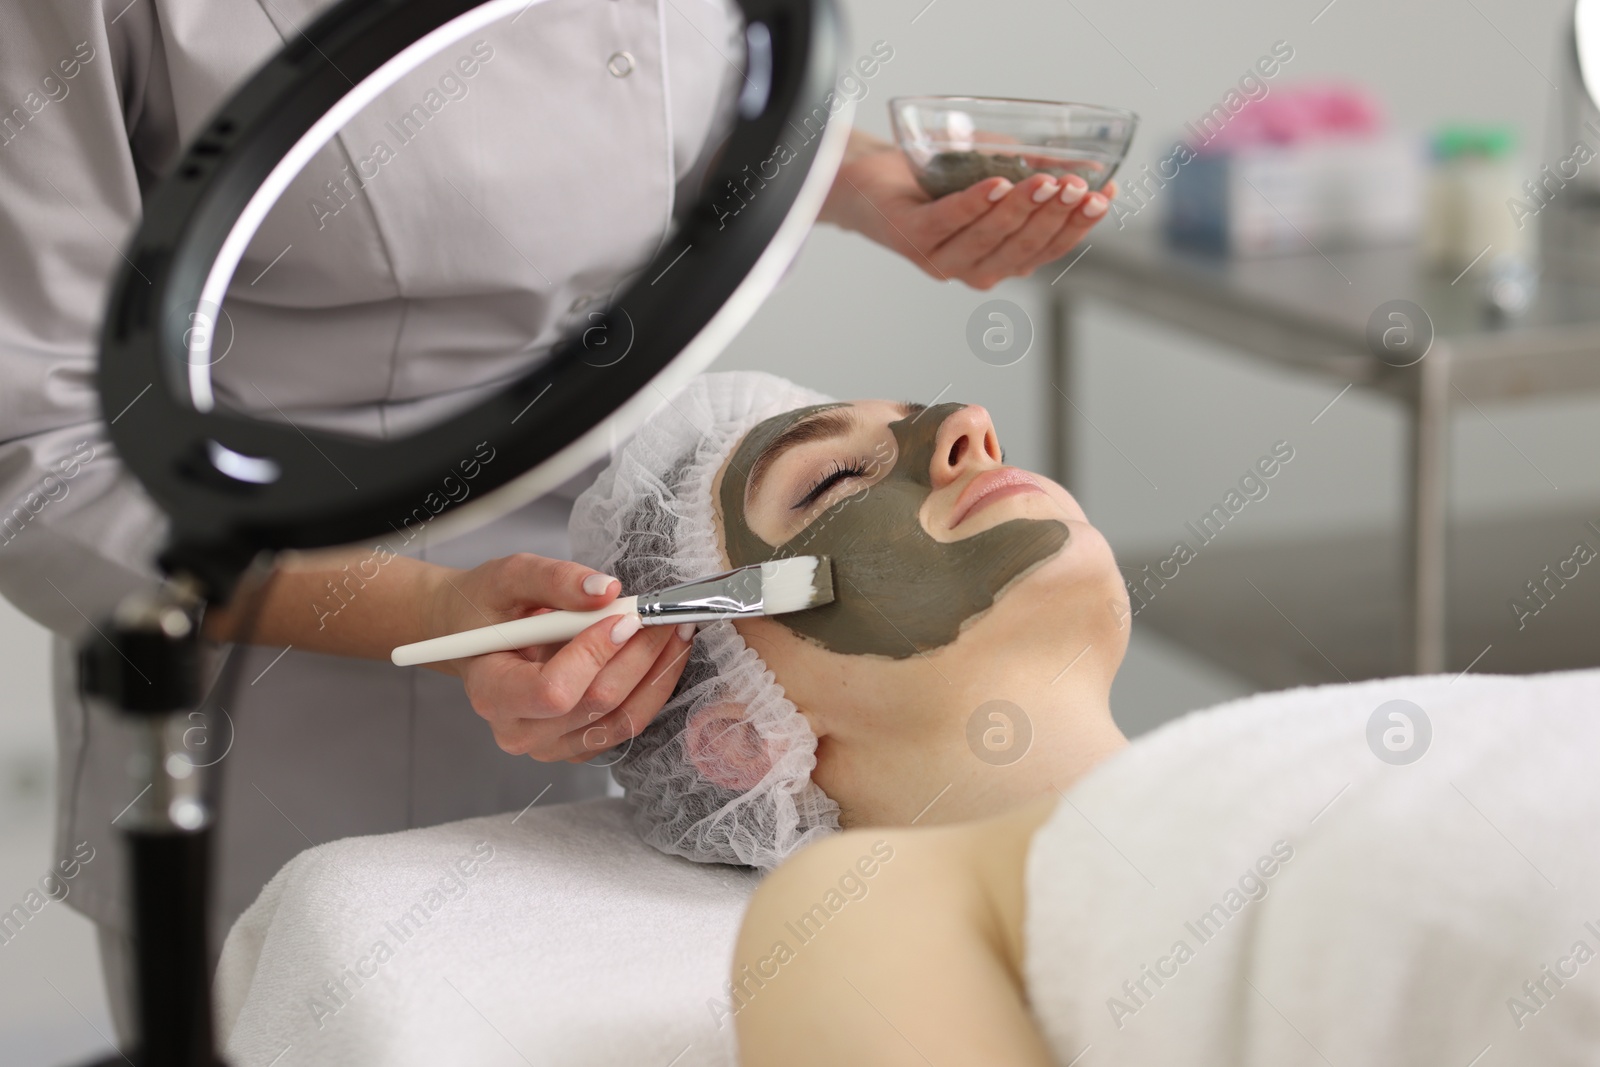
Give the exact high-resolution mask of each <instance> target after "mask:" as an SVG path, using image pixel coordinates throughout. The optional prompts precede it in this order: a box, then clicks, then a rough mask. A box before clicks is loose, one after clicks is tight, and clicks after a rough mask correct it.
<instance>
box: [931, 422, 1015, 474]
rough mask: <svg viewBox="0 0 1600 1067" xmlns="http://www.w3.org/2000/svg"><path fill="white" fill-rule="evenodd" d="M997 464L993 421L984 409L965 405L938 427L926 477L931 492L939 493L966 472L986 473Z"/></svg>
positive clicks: (998, 444) (997, 453)
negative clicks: (982, 471) (929, 483)
mask: <svg viewBox="0 0 1600 1067" xmlns="http://www.w3.org/2000/svg"><path fill="white" fill-rule="evenodd" d="M999 463H1000V438H999V437H998V436H996V434H995V432H994V420H992V419H990V418H989V412H988V411H986V410H985V409H984V408H982V407H980V406H978V405H977V404H968V405H966V406H965V407H963V408H961V409H960V410H959V411H954V412H952V413H951V414H950V415H949V416H948V417H947V418H946V419H945V420H944V422H943V423H941V424H940V425H939V432H938V434H937V436H936V437H935V438H934V447H933V459H932V460H931V461H930V464H929V469H928V477H929V479H930V480H931V481H932V483H933V487H934V488H935V489H943V488H944V487H945V486H947V485H949V484H950V483H951V482H953V481H955V480H956V479H957V478H960V477H961V476H962V475H963V474H965V473H967V472H968V471H972V470H987V469H989V468H992V467H995V466H998V465H999Z"/></svg>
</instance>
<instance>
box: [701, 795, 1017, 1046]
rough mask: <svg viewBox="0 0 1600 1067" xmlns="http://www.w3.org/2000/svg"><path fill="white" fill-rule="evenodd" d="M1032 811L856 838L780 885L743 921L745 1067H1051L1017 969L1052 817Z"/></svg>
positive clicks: (761, 896)
mask: <svg viewBox="0 0 1600 1067" xmlns="http://www.w3.org/2000/svg"><path fill="white" fill-rule="evenodd" d="M1035 807H1037V806H1032V805H1031V806H1030V807H1029V808H1026V809H1019V810H1018V811H1016V812H1011V813H1008V814H1007V815H1004V816H1001V817H999V818H996V819H987V820H983V821H980V822H971V823H961V824H956V825H951V826H934V827H925V828H918V827H897V828H881V829H867V830H852V831H848V832H846V833H843V834H839V835H837V836H835V837H831V838H828V839H826V840H824V841H821V842H818V843H817V844H815V845H812V846H811V847H809V848H807V849H805V850H804V851H803V852H801V853H799V854H798V855H796V856H795V857H793V858H792V859H791V860H790V861H789V862H787V863H785V864H784V865H783V866H782V867H780V868H779V869H778V870H776V871H774V872H773V873H772V874H771V875H770V876H769V877H768V878H767V879H766V880H765V881H764V882H763V883H762V885H761V887H760V888H759V889H758V890H757V892H756V894H755V896H754V897H753V898H752V900H751V904H750V907H749V910H748V911H747V913H746V915H745V920H744V924H743V927H742V929H741V931H740V935H739V941H738V947H737V950H736V958H735V961H734V968H733V973H732V976H731V981H730V985H729V988H728V990H727V992H728V1003H727V1014H728V1016H729V1017H730V1018H731V1019H732V1020H733V1022H734V1024H735V1025H736V1027H737V1030H738V1034H739V1041H740V1046H741V1057H742V1059H741V1062H743V1063H745V1064H746V1065H747V1067H764V1065H774V1067H776V1065H785V1067H787V1065H800V1064H813V1063H815V1064H822V1063H840V1062H871V1063H875V1064H878V1063H881V1064H884V1065H886V1067H890V1065H895V1064H899V1063H902V1062H903V1063H906V1064H921V1063H924V1062H925V1059H924V1050H923V1048H922V1046H928V1047H931V1048H938V1049H940V1050H941V1051H943V1052H946V1053H949V1052H953V1051H956V1050H960V1049H967V1050H970V1051H971V1052H972V1054H973V1055H974V1056H977V1057H978V1058H979V1059H980V1060H981V1061H982V1062H986V1063H995V1064H1017V1065H1022V1064H1028V1065H1033V1064H1044V1063H1047V1062H1048V1057H1047V1055H1046V1054H1045V1052H1044V1047H1043V1044H1042V1041H1041V1040H1040V1039H1039V1037H1038V1034H1037V1032H1036V1031H1035V1030H1034V1028H1033V1027H1032V1024H1031V1020H1029V1018H1028V1016H1027V1013H1026V1009H1025V1007H1024V998H1023V996H1022V990H1021V988H1020V979H1019V977H1018V971H1017V966H1016V961H1017V960H1018V959H1019V958H1020V927H1021V923H1020V916H1021V912H1022V892H1021V875H1022V868H1023V865H1024V863H1025V860H1026V853H1027V846H1028V842H1029V840H1031V835H1032V831H1033V829H1035V828H1036V827H1037V826H1038V824H1039V822H1041V821H1042V819H1043V818H1044V817H1045V816H1047V815H1048V811H1049V809H1048V807H1043V808H1041V809H1040V810H1037V811H1036V810H1034V808H1035ZM1013 927H1014V929H1013ZM997 1035H1004V1036H1000V1037H997ZM997 1040H998V1042H999V1044H998V1045H997ZM865 1053H870V1054H865ZM955 1059H956V1060H957V1061H961V1060H962V1057H961V1056H959V1055H958V1056H956V1057H955ZM974 1062H976V1061H974Z"/></svg>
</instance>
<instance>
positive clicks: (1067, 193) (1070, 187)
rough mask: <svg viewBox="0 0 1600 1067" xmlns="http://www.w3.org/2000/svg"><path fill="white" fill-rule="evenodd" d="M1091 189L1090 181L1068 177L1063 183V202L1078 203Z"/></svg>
mask: <svg viewBox="0 0 1600 1067" xmlns="http://www.w3.org/2000/svg"><path fill="white" fill-rule="evenodd" d="M1088 191H1089V183H1088V182H1086V181H1084V180H1083V179H1082V178H1076V177H1074V178H1068V179H1067V180H1066V181H1065V182H1063V183H1062V185H1061V202H1062V203H1063V204H1076V203H1077V202H1078V201H1079V200H1082V199H1083V194H1084V193H1087V192H1088Z"/></svg>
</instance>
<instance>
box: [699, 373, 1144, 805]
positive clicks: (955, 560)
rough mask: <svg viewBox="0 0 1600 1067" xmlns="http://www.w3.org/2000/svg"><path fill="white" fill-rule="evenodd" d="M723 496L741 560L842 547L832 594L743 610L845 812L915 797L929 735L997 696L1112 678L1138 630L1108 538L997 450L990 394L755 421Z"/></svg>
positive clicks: (726, 469) (732, 543) (1055, 488)
mask: <svg viewBox="0 0 1600 1067" xmlns="http://www.w3.org/2000/svg"><path fill="white" fill-rule="evenodd" d="M712 497H713V505H714V507H715V508H716V510H717V513H718V515H719V516H720V519H721V522H720V529H721V533H722V538H723V550H724V554H725V556H726V558H727V560H728V563H729V565H730V566H743V565H746V564H749V563H755V562H761V561H764V560H767V559H777V558H785V557H790V556H799V555H818V556H827V557H829V558H830V559H831V560H832V566H833V586H834V593H835V600H834V602H833V603H831V604H829V605H826V606H824V607H821V608H815V609H812V610H809V611H803V612H795V613H793V614H789V615H782V616H774V617H772V618H757V619H744V620H739V621H738V622H736V623H735V625H736V626H737V627H738V629H739V631H740V633H741V634H742V635H743V636H744V638H745V641H746V643H747V644H749V645H750V647H752V648H753V649H755V651H756V652H757V654H758V655H760V656H761V658H762V660H763V661H764V662H765V663H766V665H767V666H768V667H769V668H770V669H771V670H772V671H773V673H774V674H775V675H776V677H777V679H778V681H779V683H780V684H782V685H783V687H784V689H785V691H786V692H787V694H788V695H789V697H790V698H791V699H792V700H793V701H794V703H795V704H796V706H797V707H798V708H799V709H800V711H801V713H802V714H804V715H805V716H806V718H807V720H808V721H809V723H810V725H811V727H812V730H813V731H814V732H815V733H816V735H817V737H818V748H817V759H818V763H817V768H816V770H814V771H813V773H812V779H813V780H814V781H815V782H816V783H817V784H818V785H819V786H821V787H822V788H823V790H824V791H825V792H827V793H828V795H829V796H831V797H833V798H834V799H836V800H838V801H839V802H840V803H841V804H842V805H844V806H845V808H846V811H847V813H850V812H851V811H852V809H853V810H854V812H855V813H856V814H857V816H859V815H860V813H863V812H867V813H877V814H878V815H882V814H884V813H885V812H888V811H891V810H892V809H893V808H894V806H895V805H896V804H897V803H899V799H898V798H899V796H900V793H901V792H903V793H904V795H905V796H906V797H910V796H914V795H915V793H916V791H915V788H914V783H915V782H916V780H917V778H918V776H919V775H922V774H925V773H928V771H927V759H928V749H927V742H928V741H929V739H932V738H936V737H942V736H944V735H945V734H950V736H952V737H955V738H957V739H959V738H960V737H961V736H962V729H963V728H964V724H965V721H966V718H967V716H968V715H969V714H970V713H971V710H972V708H974V707H976V706H978V704H980V703H982V702H983V701H985V700H988V699H991V698H995V697H1001V698H1007V699H1014V700H1020V699H1023V694H1024V691H1025V690H1027V688H1028V687H1030V686H1031V687H1033V690H1034V691H1036V692H1038V691H1043V690H1044V689H1046V688H1048V692H1049V694H1050V695H1051V696H1052V697H1055V696H1060V697H1066V696H1067V695H1068V693H1069V692H1070V691H1071V690H1072V689H1073V688H1074V687H1075V686H1081V685H1089V686H1091V687H1096V686H1098V687H1100V688H1102V689H1103V690H1104V691H1105V692H1109V688H1110V680H1111V677H1112V676H1113V675H1114V674H1115V671H1116V667H1117V665H1118V663H1120V661H1121V658H1122V653H1123V651H1124V650H1125V648H1126V644H1127V637H1128V629H1129V628H1128V618H1129V612H1128V599H1127V594H1126V592H1125V590H1124V587H1123V582H1122V578H1121V574H1120V572H1119V571H1118V570H1117V566H1116V561H1115V559H1114V558H1113V557H1112V554H1111V549H1110V547H1109V546H1108V545H1107V544H1106V542H1105V539H1104V538H1103V537H1102V536H1101V535H1100V533H1099V532H1098V531H1097V530H1095V529H1094V527H1092V526H1090V525H1089V523H1088V520H1087V519H1086V518H1085V516H1084V513H1083V509H1082V508H1080V507H1079V506H1078V502H1077V501H1076V500H1074V499H1073V498H1072V495H1071V494H1069V493H1068V492H1067V491H1066V490H1065V489H1063V488H1062V487H1061V486H1059V485H1057V484H1056V483H1055V482H1053V481H1051V480H1050V479H1048V478H1045V477H1043V476H1041V475H1038V474H1032V473H1030V472H1027V471H1023V470H1019V469H1018V468H1016V467H1010V466H1007V465H1006V464H1005V462H1004V459H1003V458H1002V453H1001V449H1000V442H999V438H998V436H997V434H996V432H995V428H994V425H993V423H992V422H991V421H990V419H989V414H988V412H987V411H985V410H984V409H983V408H981V407H977V406H969V405H963V404H940V405H937V406H934V407H926V408H925V407H923V406H921V405H908V404H897V403H892V402H889V401H878V400H875V401H858V402H855V403H848V404H828V405H819V406H817V407H811V408H801V409H797V410H794V411H789V412H785V413H783V414H781V415H778V416H775V417H773V418H771V419H768V420H766V421H765V422H763V423H760V424H759V425H757V426H756V427H755V428H753V429H752V430H750V432H749V433H747V434H746V435H745V437H744V438H743V439H742V440H741V441H740V443H739V445H738V447H736V448H735V449H734V451H733V453H732V455H730V457H729V458H728V460H727V462H726V463H725V464H724V465H723V468H722V470H721V471H720V472H719V474H718V476H717V479H716V481H715V483H714V484H713V486H712ZM1091 645H1092V646H1093V652H1092V653H1089V654H1087V655H1084V656H1083V657H1082V662H1078V663H1077V665H1076V666H1074V667H1073V668H1072V672H1073V673H1072V678H1071V680H1070V681H1068V682H1059V681H1056V679H1058V678H1059V676H1060V675H1061V674H1062V673H1063V672H1062V667H1063V666H1065V665H1067V664H1068V663H1069V662H1074V660H1073V657H1074V655H1076V654H1078V653H1080V652H1087V651H1088V649H1089V648H1090V646H1091ZM1052 683H1053V684H1052ZM944 720H949V721H948V722H947V721H944ZM955 743H957V744H964V742H960V741H959V740H958V741H957V742H955ZM960 753H961V755H962V756H964V757H965V758H966V759H967V760H970V754H968V753H966V751H965V749H964V748H962V749H961V750H960ZM896 761H899V763H900V764H904V765H903V766H899V769H898V770H894V767H896V766H898V764H897V762H896ZM902 785H903V786H907V788H906V789H904V790H900V789H899V788H898V787H899V786H902ZM869 793H872V794H874V795H871V796H869V795H867V794H869ZM917 803H918V804H921V803H923V801H922V800H918V801H917ZM911 814H915V811H912V812H911Z"/></svg>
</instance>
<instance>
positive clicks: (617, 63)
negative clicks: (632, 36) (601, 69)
mask: <svg viewBox="0 0 1600 1067" xmlns="http://www.w3.org/2000/svg"><path fill="white" fill-rule="evenodd" d="M606 69H607V70H609V71H610V72H611V76H612V77H614V78H626V77H627V76H628V75H630V74H632V73H633V55H632V53H630V52H612V53H611V58H610V59H609V60H607V61H606Z"/></svg>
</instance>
